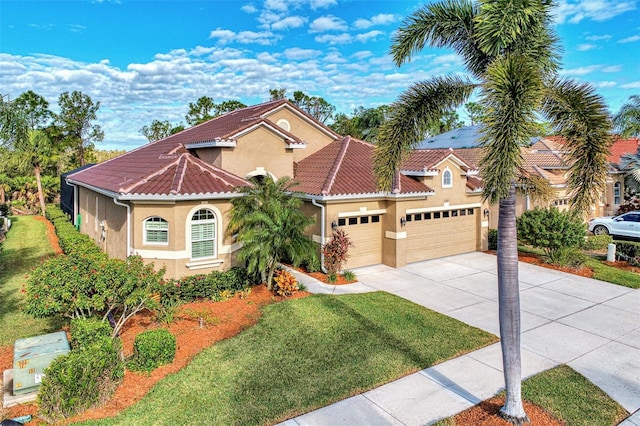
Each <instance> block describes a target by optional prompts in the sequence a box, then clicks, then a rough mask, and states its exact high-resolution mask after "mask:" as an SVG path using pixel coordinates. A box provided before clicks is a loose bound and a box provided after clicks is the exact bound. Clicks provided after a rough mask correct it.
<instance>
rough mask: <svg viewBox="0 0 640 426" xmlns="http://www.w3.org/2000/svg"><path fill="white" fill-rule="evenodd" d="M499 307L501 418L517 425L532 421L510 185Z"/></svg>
mask: <svg viewBox="0 0 640 426" xmlns="http://www.w3.org/2000/svg"><path fill="white" fill-rule="evenodd" d="M498 306H499V316H500V345H501V347H502V363H503V371H504V381H505V387H506V392H507V396H506V401H505V404H504V407H502V408H501V410H500V415H501V416H502V417H503V418H504V419H505V420H507V421H508V422H510V423H512V424H514V425H520V424H523V423H526V422H528V421H529V419H528V417H527V413H525V411H524V407H523V406H522V395H521V381H522V371H521V369H522V367H521V366H522V363H521V359H520V288H519V284H518V239H517V230H516V193H515V185H513V184H512V185H511V189H510V191H509V196H508V198H505V199H501V200H500V211H499V222H498Z"/></svg>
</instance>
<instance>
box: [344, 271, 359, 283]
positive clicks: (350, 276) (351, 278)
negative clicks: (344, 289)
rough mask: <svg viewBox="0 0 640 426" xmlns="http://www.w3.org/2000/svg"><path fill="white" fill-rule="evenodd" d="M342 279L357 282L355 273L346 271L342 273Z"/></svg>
mask: <svg viewBox="0 0 640 426" xmlns="http://www.w3.org/2000/svg"><path fill="white" fill-rule="evenodd" d="M342 277H343V278H344V279H345V280H347V281H355V280H356V274H354V273H353V271H344V272H343V273H342Z"/></svg>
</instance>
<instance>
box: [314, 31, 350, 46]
mask: <svg viewBox="0 0 640 426" xmlns="http://www.w3.org/2000/svg"><path fill="white" fill-rule="evenodd" d="M315 40H316V41H317V42H318V43H327V44H331V45H335V44H349V43H353V37H352V36H351V34H347V33H343V34H337V35H336V34H322V35H319V36H316V38H315Z"/></svg>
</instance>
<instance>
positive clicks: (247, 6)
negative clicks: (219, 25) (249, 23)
mask: <svg viewBox="0 0 640 426" xmlns="http://www.w3.org/2000/svg"><path fill="white" fill-rule="evenodd" d="M240 10H242V11H243V12H245V13H250V14H251V13H256V12H257V11H258V9H257V8H256V7H255V6H254V5H252V4H245V5H244V6H242V7H241V8H240Z"/></svg>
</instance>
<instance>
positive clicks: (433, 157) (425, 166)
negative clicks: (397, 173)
mask: <svg viewBox="0 0 640 426" xmlns="http://www.w3.org/2000/svg"><path fill="white" fill-rule="evenodd" d="M457 151H458V150H454V149H452V148H440V149H416V150H414V151H411V153H410V154H409V156H408V157H407V159H406V160H405V161H404V163H402V167H401V169H402V171H403V172H405V171H406V172H422V171H429V170H436V166H437V165H438V164H439V163H441V162H442V161H444V160H445V159H446V158H447V157H449V156H451V155H452V156H454V157H455V158H456V159H457V160H458V161H459V162H461V163H463V168H466V169H474V168H475V167H474V166H473V165H471V164H470V163H469V162H467V161H466V160H465V159H464V158H463V157H461V156H459V155H457V154H456V152H457Z"/></svg>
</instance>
